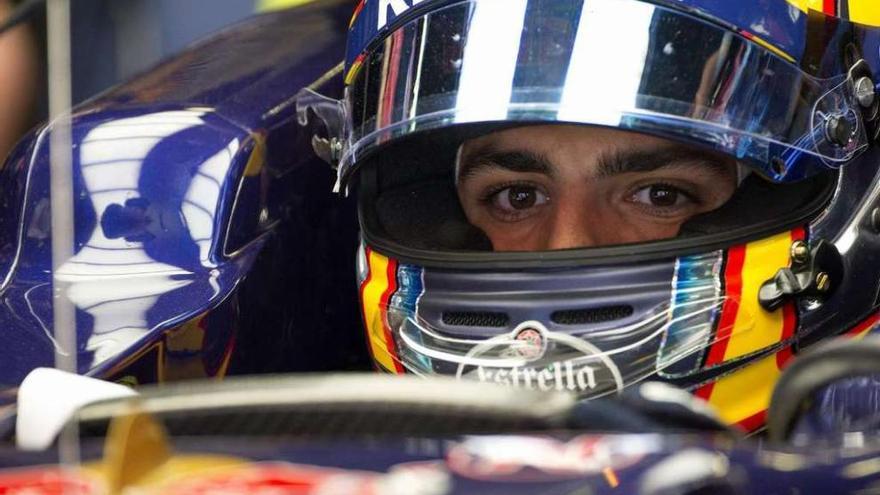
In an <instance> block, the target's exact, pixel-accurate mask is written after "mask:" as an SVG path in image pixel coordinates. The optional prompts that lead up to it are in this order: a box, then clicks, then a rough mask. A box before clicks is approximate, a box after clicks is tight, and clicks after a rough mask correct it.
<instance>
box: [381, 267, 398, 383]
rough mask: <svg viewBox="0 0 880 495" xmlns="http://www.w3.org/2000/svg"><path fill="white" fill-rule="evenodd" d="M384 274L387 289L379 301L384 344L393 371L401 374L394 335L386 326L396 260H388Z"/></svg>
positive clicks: (395, 273)
mask: <svg viewBox="0 0 880 495" xmlns="http://www.w3.org/2000/svg"><path fill="white" fill-rule="evenodd" d="M386 274H387V277H388V288H387V289H385V292H384V293H383V294H382V299H380V302H379V304H380V305H381V308H382V309H381V311H382V327H383V328H384V329H385V344H386V346H387V347H388V353H389V354H391V359H392V361H394V369H395V370H396V371H397V372H398V373H403V371H404V370H403V366H402V365H401V364H400V357H399V355H398V354H397V345H396V344H395V343H394V335H392V334H391V326H390V325H389V324H388V308H389V306H390V302H391V296H392V295H394V293H395V292H397V261H396V260H393V259H390V258H389V259H388V269H387V272H386Z"/></svg>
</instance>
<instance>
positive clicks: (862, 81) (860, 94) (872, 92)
mask: <svg viewBox="0 0 880 495" xmlns="http://www.w3.org/2000/svg"><path fill="white" fill-rule="evenodd" d="M855 92H856V101H858V102H859V105H861V106H863V107H864V108H871V106H873V105H874V101H875V100H876V99H877V90H876V89H875V88H874V81H872V80H871V78H869V77H862V78H859V80H857V81H856V84H855Z"/></svg>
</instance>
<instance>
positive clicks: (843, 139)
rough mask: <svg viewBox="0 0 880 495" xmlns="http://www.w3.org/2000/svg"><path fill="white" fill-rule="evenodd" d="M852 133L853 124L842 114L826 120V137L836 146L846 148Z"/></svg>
mask: <svg viewBox="0 0 880 495" xmlns="http://www.w3.org/2000/svg"><path fill="white" fill-rule="evenodd" d="M852 132H853V129H852V124H850V122H849V120H847V119H846V117H845V116H844V115H842V114H835V115H831V116H829V117H828V118H826V119H825V137H826V138H827V139H828V142H830V143H831V144H834V145H835V146H839V147H844V146H846V145H847V144H848V143H849V139H850V137H851V136H852Z"/></svg>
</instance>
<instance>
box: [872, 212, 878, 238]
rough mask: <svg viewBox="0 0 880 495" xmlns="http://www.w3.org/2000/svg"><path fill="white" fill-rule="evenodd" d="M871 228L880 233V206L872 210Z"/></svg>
mask: <svg viewBox="0 0 880 495" xmlns="http://www.w3.org/2000/svg"><path fill="white" fill-rule="evenodd" d="M871 228H872V229H874V232H876V233H878V234H880V208H874V209H873V210H872V211H871Z"/></svg>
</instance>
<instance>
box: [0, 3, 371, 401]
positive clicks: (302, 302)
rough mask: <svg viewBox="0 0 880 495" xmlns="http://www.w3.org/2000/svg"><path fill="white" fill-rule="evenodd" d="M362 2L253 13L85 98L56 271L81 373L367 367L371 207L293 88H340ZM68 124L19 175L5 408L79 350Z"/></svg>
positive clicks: (72, 291) (13, 208) (5, 284)
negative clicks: (360, 256) (57, 202)
mask: <svg viewBox="0 0 880 495" xmlns="http://www.w3.org/2000/svg"><path fill="white" fill-rule="evenodd" d="M350 9H351V5H350V2H348V1H346V0H325V1H320V2H314V3H312V4H310V5H306V6H303V7H300V8H295V9H291V10H288V11H282V12H276V13H271V14H265V15H261V16H257V17H254V18H252V19H250V20H248V21H245V22H243V23H240V24H238V25H235V26H233V27H231V28H228V29H226V30H225V31H222V32H220V33H218V34H216V35H215V36H213V37H211V38H210V39H208V40H206V41H204V42H202V43H200V44H197V45H195V46H193V47H191V48H190V49H188V50H186V51H184V52H183V53H181V54H180V55H178V56H177V57H175V58H173V59H170V60H168V61H166V62H164V63H163V64H161V65H160V66H158V67H156V68H155V69H153V70H152V71H150V72H148V73H146V74H143V75H142V76H140V77H138V78H136V79H134V80H133V81H132V82H130V83H127V84H124V85H122V86H119V87H117V88H114V89H112V90H110V91H109V92H107V93H105V94H102V95H100V96H98V97H97V98H95V99H92V100H91V101H89V102H87V103H85V104H83V105H81V106H79V107H77V108H75V109H74V111H73V118H72V120H73V124H72V137H73V147H72V150H73V198H74V212H73V215H74V218H75V224H74V225H73V236H74V238H75V247H74V253H75V254H74V256H73V258H72V259H70V260H69V261H68V262H67V263H65V265H64V266H62V267H61V268H60V269H59V270H58V273H57V276H58V280H60V281H61V282H63V284H64V288H63V292H64V293H65V294H66V297H67V298H68V299H69V300H70V301H71V302H72V303H73V304H74V305H75V306H76V336H77V348H76V350H75V352H76V354H77V356H76V357H77V360H76V361H77V363H78V371H79V373H81V374H87V375H91V376H95V377H99V378H104V379H109V380H114V381H120V382H124V383H129V384H139V383H152V382H162V381H165V380H173V379H184V378H204V377H222V376H224V375H225V374H227V373H251V372H261V371H268V370H271V371H275V372H277V371H298V370H323V369H340V368H360V367H364V366H365V365H366V363H367V358H366V356H365V352H366V351H365V350H364V349H365V347H364V344H363V338H362V336H361V335H362V334H361V332H360V329H359V325H360V322H359V316H358V313H357V306H356V300H357V295H356V292H355V290H356V287H355V281H354V252H355V249H356V246H357V224H356V217H355V214H354V210H353V208H352V205H351V202H350V201H349V200H346V199H343V198H340V197H337V196H335V195H333V194H332V193H331V189H332V185H333V171H332V170H331V169H330V168H329V167H328V166H327V165H326V163H324V162H322V161H320V160H319V159H317V158H316V157H315V155H314V153H313V151H312V147H311V141H310V138H311V131H308V132H307V131H306V130H304V128H302V127H300V126H299V125H298V124H297V120H296V108H295V107H296V105H295V101H294V98H293V96H294V95H295V94H296V93H297V91H298V90H299V89H301V88H303V87H306V86H310V87H313V88H315V89H316V90H319V91H321V92H324V93H327V94H336V95H339V94H340V92H341V77H340V76H338V73H339V71H340V69H339V68H336V66H337V64H339V63H340V62H341V61H342V59H343V57H344V45H345V32H346V27H347V22H348V18H349V15H350V13H351V12H350ZM334 75H336V77H334ZM52 129H53V125H51V124H50V125H47V126H44V127H42V128H39V129H37V130H35V131H34V132H32V133H31V134H30V135H29V136H27V137H26V138H25V139H24V140H22V141H21V142H20V143H19V145H18V146H17V148H16V149H15V150H14V151H13V153H12V154H11V156H10V157H9V158H8V160H7V161H6V163H5V166H4V167H3V168H2V170H0V189H2V190H3V191H4V194H3V196H2V201H3V207H2V212H3V214H2V215H0V235H2V236H3V242H2V248H0V280H2V304H0V327H2V328H3V338H2V342H3V345H2V346H0V363H2V366H0V391H2V390H6V392H0V397H3V398H2V399H0V406H2V404H4V403H5V404H11V403H12V401H13V400H14V387H16V386H17V385H18V384H19V383H20V382H21V381H22V379H23V378H24V377H25V376H26V375H27V374H28V372H30V371H31V370H33V369H34V368H36V367H40V366H52V365H53V363H54V358H55V353H56V352H61V353H67V352H70V350H69V349H63V348H60V344H58V343H57V342H56V340H55V338H54V336H53V320H52V290H53V289H52V279H53V276H52V270H51V267H52V261H51V249H50V244H51V234H52V233H51V230H50V223H51V222H50V210H49V138H48V136H49V134H50V133H51V132H52ZM62 297H64V296H62Z"/></svg>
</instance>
